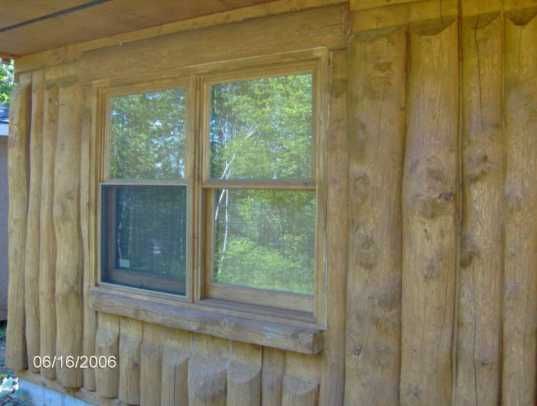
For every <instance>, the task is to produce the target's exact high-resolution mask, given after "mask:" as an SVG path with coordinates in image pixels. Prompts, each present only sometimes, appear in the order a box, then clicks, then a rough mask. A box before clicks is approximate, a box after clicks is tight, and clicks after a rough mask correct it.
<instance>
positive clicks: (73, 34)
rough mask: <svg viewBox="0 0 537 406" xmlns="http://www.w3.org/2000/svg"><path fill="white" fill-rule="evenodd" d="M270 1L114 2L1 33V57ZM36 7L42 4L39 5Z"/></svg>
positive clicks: (134, 0) (188, 0)
mask: <svg viewBox="0 0 537 406" xmlns="http://www.w3.org/2000/svg"><path fill="white" fill-rule="evenodd" d="M0 1H1V0H0ZM269 1H270V0H203V1H196V0H184V1H178V0H158V1H148V0H112V1H108V2H105V3H101V4H98V5H96V6H94V7H89V8H85V9H82V10H78V11H75V12H73V13H70V14H65V15H60V16H56V17H54V18H50V19H46V20H41V21H37V22H35V23H32V24H29V25H25V26H22V27H18V28H15V29H13V30H10V31H6V32H0V53H4V54H12V55H17V56H18V55H27V54H31V53H34V52H39V51H43V50H47V49H53V48H58V47H60V46H64V45H68V44H73V43H77V42H82V41H88V40H93V39H97V38H103V37H107V36H110V35H114V34H119V33H124V32H130V31H136V30H140V29H143V28H148V27H153V26H158V25H161V24H165V23H169V22H172V21H179V20H186V19H190V18H194V17H199V16H203V15H208V14H214V13H219V12H223V11H229V10H233V9H236V8H241V7H246V6H252V5H256V4H260V3H267V2H269ZM57 2H58V1H57ZM36 3H40V2H38V1H36ZM67 3H69V2H67ZM70 6H72V5H70ZM29 14H30V13H29V12H28V15H29ZM10 25H11V24H10Z"/></svg>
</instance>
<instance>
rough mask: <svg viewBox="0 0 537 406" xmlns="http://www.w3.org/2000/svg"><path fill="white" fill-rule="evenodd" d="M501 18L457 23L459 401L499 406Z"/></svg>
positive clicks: (457, 401)
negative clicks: (459, 110) (461, 156)
mask: <svg viewBox="0 0 537 406" xmlns="http://www.w3.org/2000/svg"><path fill="white" fill-rule="evenodd" d="M502 37H503V20H502V19H501V18H499V17H495V18H494V19H493V20H490V18H488V19H487V18H485V17H483V16H479V17H476V18H472V19H468V20H466V21H464V23H463V37H462V39H463V55H464V60H463V78H464V83H463V100H464V105H463V134H462V137H463V153H464V165H463V168H464V173H463V180H464V184H463V185H464V194H463V195H464V202H463V204H464V206H463V213H464V216H463V223H462V227H463V233H462V235H463V237H462V247H461V261H460V272H459V298H458V299H459V307H458V331H457V378H456V392H455V394H456V395H455V403H456V404H457V405H477V404H479V405H497V404H498V402H499V393H500V391H499V389H500V337H501V302H502V298H501V295H502V290H501V286H502V271H503V255H502V250H503V221H502V217H503V180H504V179H503V178H504V168H505V162H504V150H503V142H502V131H501V128H502Z"/></svg>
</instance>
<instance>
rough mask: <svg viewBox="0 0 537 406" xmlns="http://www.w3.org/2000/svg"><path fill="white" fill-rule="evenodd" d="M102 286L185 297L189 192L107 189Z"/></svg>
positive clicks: (168, 188) (176, 188)
mask: <svg viewBox="0 0 537 406" xmlns="http://www.w3.org/2000/svg"><path fill="white" fill-rule="evenodd" d="M103 208H104V211H103V218H102V221H103V223H102V234H103V238H102V241H103V247H102V252H103V266H102V269H103V275H102V279H103V281H104V282H113V283H119V284H124V285H128V286H134V287H139V288H146V289H153V290H159V291H163V292H170V293H180V294H184V293H185V272H186V224H187V221H186V212H187V211H186V186H103Z"/></svg>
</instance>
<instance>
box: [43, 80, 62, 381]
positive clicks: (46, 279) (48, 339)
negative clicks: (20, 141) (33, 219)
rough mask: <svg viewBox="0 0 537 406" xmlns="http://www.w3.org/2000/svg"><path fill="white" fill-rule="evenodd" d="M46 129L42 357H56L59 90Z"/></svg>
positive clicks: (52, 374)
mask: <svg viewBox="0 0 537 406" xmlns="http://www.w3.org/2000/svg"><path fill="white" fill-rule="evenodd" d="M44 116H45V123H44V127H43V175H42V176H43V179H42V185H41V229H40V239H41V244H40V255H39V257H40V263H39V304H40V306H39V311H40V315H39V323H40V327H41V334H40V350H41V356H42V357H45V356H48V357H51V356H54V355H56V301H55V298H54V292H55V279H56V235H55V234H54V222H53V213H52V207H53V195H54V166H55V165H54V163H55V159H56V158H55V157H56V138H57V132H58V87H57V86H51V87H48V88H47V89H46V91H45V107H44ZM41 375H43V376H44V377H45V378H48V379H55V378H56V370H55V369H54V368H41Z"/></svg>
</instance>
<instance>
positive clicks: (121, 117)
mask: <svg viewBox="0 0 537 406" xmlns="http://www.w3.org/2000/svg"><path fill="white" fill-rule="evenodd" d="M187 97H188V95H187V93H186V90H185V88H182V87H176V86H173V87H170V88H165V89H156V90H154V89H150V90H143V89H141V90H135V91H134V92H133V93H124V92H122V91H121V90H119V91H118V92H117V94H114V93H111V95H110V96H109V97H108V98H107V101H106V102H107V103H106V104H107V108H106V111H107V123H106V132H107V134H108V137H107V144H106V145H105V151H106V153H105V157H106V162H105V164H106V165H105V173H106V180H105V181H104V182H103V183H102V187H101V207H102V212H101V243H102V244H101V258H102V259H101V261H102V262H101V264H102V265H101V280H102V281H103V282H108V283H113V284H118V285H124V286H130V287H136V288H142V289H148V290H153V291H160V292H166V293H173V294H178V295H185V294H186V292H187V281H188V271H187V269H188V268H189V264H190V260H189V255H188V251H189V246H190V243H189V238H190V236H189V234H190V231H189V224H190V220H189V217H190V210H189V207H190V203H189V198H188V196H189V195H190V190H189V187H188V182H187V172H188V165H187V163H186V162H187V161H188V160H189V157H187V154H186V151H187V136H186V134H187V119H188V118H187V110H188V109H187Z"/></svg>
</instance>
